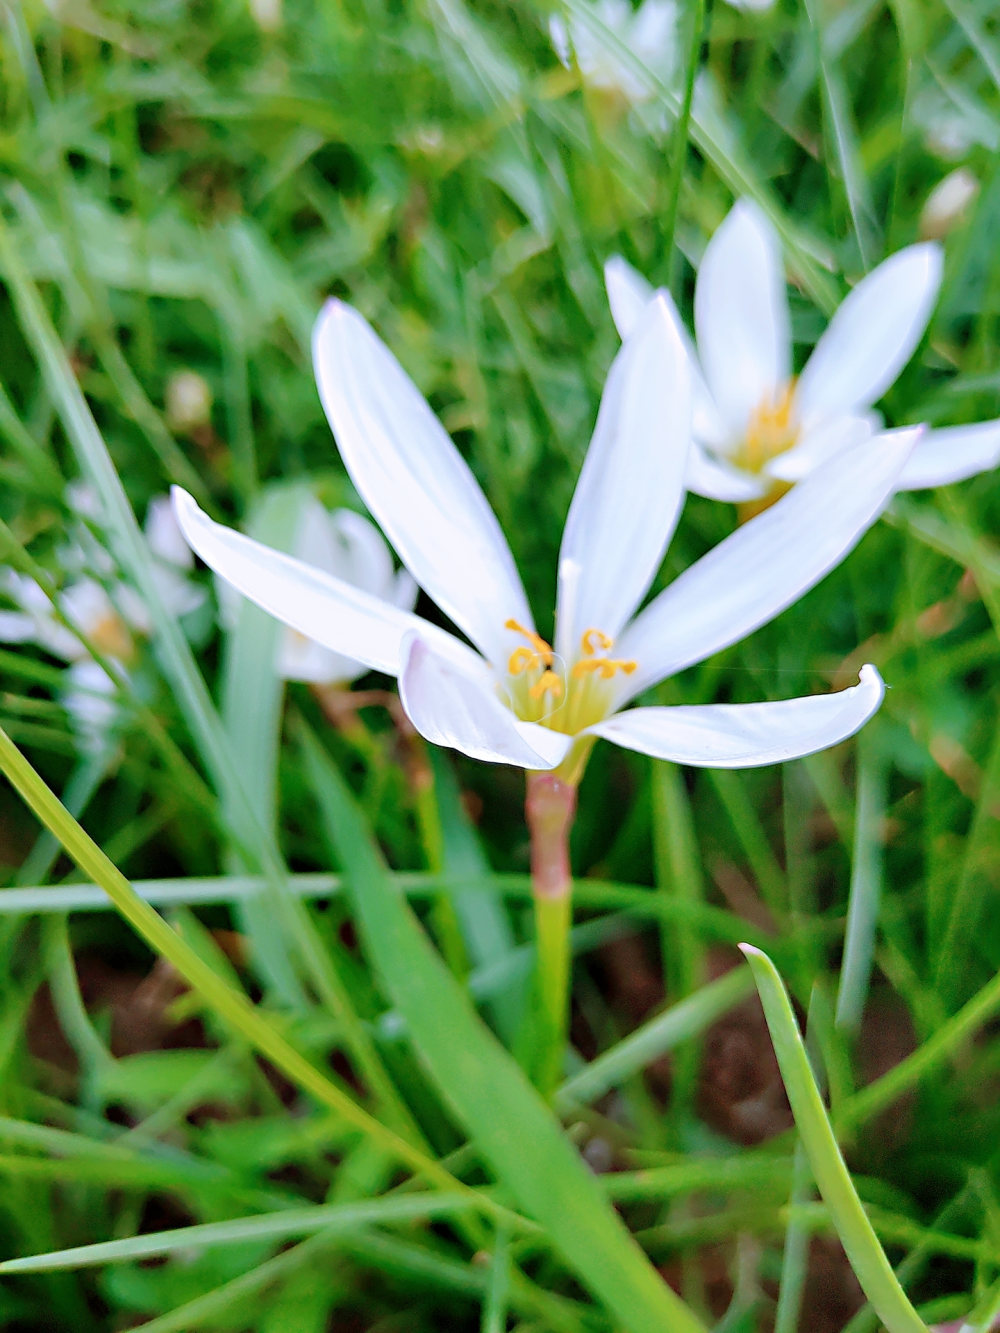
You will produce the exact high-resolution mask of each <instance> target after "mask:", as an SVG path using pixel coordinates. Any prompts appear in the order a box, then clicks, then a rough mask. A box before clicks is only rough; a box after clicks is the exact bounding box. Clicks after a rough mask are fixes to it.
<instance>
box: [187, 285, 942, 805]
mask: <svg viewBox="0 0 1000 1333" xmlns="http://www.w3.org/2000/svg"><path fill="white" fill-rule="evenodd" d="M313 348H314V360H315V367H316V374H317V380H318V383H319V390H320V396H321V398H322V400H323V404H324V407H325V408H326V412H327V415H328V417H329V419H330V423H331V425H332V427H333V430H334V434H335V435H336V438H337V442H338V444H339V446H340V452H341V455H342V457H343V459H344V462H345V464H346V467H347V470H348V472H349V473H350V476H351V479H352V480H353V482H354V485H355V486H356V487H357V489H358V491H359V493H360V494H361V496H362V497H363V499H364V501H365V503H366V504H367V506H368V508H369V510H370V511H371V513H372V514H373V516H374V517H375V518H376V519H377V521H378V523H379V525H380V526H381V528H382V530H383V531H384V532H385V533H386V534H387V536H388V537H389V539H390V541H391V542H392V545H393V546H394V547H395V549H396V551H397V552H398V553H399V555H400V557H401V559H402V560H403V562H404V563H405V565H406V567H407V568H408V569H409V570H410V572H411V574H412V576H413V578H414V579H415V580H416V582H417V583H418V584H419V585H420V586H421V587H422V588H424V589H425V590H426V591H427V592H428V593H429V595H430V596H432V597H433V598H434V600H435V601H436V602H437V604H438V605H439V606H440V608H441V610H442V611H443V612H444V613H445V614H446V615H447V616H448V617H450V619H451V620H452V622H453V623H454V624H455V625H456V626H457V627H458V629H459V630H460V631H461V632H462V633H463V634H464V635H466V636H467V637H468V639H469V640H471V642H472V643H473V644H474V645H475V648H471V647H469V646H468V645H467V644H466V643H464V642H462V641H461V640H460V639H459V638H457V637H456V636H455V635H452V634H450V633H448V632H446V631H445V630H443V629H440V628H439V627H437V626H435V625H433V624H431V623H430V622H428V621H426V620H423V619H422V618H420V617H419V616H416V615H414V614H412V613H410V612H407V611H404V610H402V609H400V607H399V606H396V605H392V604H391V603H390V602H389V601H387V600H385V599H384V598H380V597H378V596H374V595H372V593H370V592H367V591H364V590H362V589H359V588H357V587H355V586H353V585H352V584H350V583H348V582H347V581H346V580H344V579H342V578H338V577H336V576H334V575H333V574H330V573H328V572H325V571H324V570H321V569H319V568H317V567H315V566H313V565H309V564H306V563H305V562H303V561H302V560H298V559H296V558H295V557H294V556H291V555H286V554H283V553H281V552H278V551H275V550H272V549H271V548H269V547H267V546H263V545H262V544H261V543H259V542H255V541H253V540H252V539H250V538H248V537H245V536H243V535H242V534H241V533H239V532H235V531H233V530H232V529H230V528H225V527H222V526H221V525H219V524H217V523H213V522H212V520H211V519H210V518H208V516H207V515H205V514H203V513H202V512H201V511H200V510H199V509H198V507H197V505H196V504H195V502H194V501H193V500H192V499H191V497H190V496H189V495H187V494H186V493H185V492H184V491H182V490H180V489H179V488H176V487H175V489H174V492H173V495H174V504H175V507H176V510H177V516H178V521H179V522H180V525H181V528H182V530H183V532H184V535H185V536H186V537H187V539H188V541H189V542H190V543H191V545H192V547H193V548H194V549H195V551H197V553H198V554H199V555H200V556H201V557H202V559H203V560H205V561H206V563H207V564H209V565H210V566H211V567H212V568H213V569H214V570H215V571H216V572H217V573H218V574H220V575H221V576H222V577H223V578H224V579H226V580H227V581H228V582H230V583H232V585H233V586H234V587H235V588H236V589H237V590H238V591H239V592H241V593H242V594H243V595H244V596H246V597H249V598H250V599H251V600H252V601H254V602H255V603H256V604H257V605H258V606H260V607H262V608H263V609H264V610H265V611H267V612H269V613H270V614H271V615H273V616H276V617H277V618H278V619H279V620H281V621H283V622H284V623H285V624H286V625H287V626H289V627H290V628H291V629H293V630H297V631H298V632H299V633H300V634H302V635H305V636H306V637H308V638H310V639H315V640H316V641H317V642H318V643H319V644H321V645H322V646H323V647H325V648H328V649H329V650H330V651H331V652H335V653H340V654H344V655H347V656H350V657H353V658H356V659H357V660H358V661H359V662H362V663H364V664H365V665H366V666H367V667H369V668H372V669H374V670H378V671H384V672H386V673H388V674H390V675H394V676H397V677H398V678H399V687H400V698H401V702H402V704H403V707H404V709H405V711H406V713H407V715H408V716H409V718H410V720H411V722H412V723H413V725H414V726H415V727H416V729H417V730H418V731H419V732H420V733H421V735H423V736H424V737H426V738H427V739H428V740H429V741H432V742H434V743H435V744H439V745H447V746H451V747H453V748H455V749H458V750H461V751H462V752H463V753H464V754H467V755H470V756H472V757H473V758H476V759H483V760H487V761H491V762H495V763H506V764H514V765H516V766H518V767H521V768H525V769H529V770H556V771H557V773H558V776H560V777H562V778H563V779H564V780H566V781H568V782H576V781H578V780H579V776H580V773H581V771H582V768H583V765H584V764H585V762H586V758H587V755H588V753H589V750H590V748H591V746H592V744H593V742H594V740H595V739H596V738H597V737H599V736H603V737H606V738H607V739H609V740H611V741H614V742H615V743H617V744H619V745H623V746H625V747H626V748H628V749H633V750H639V751H642V752H644V753H646V754H651V755H655V756H658V757H661V758H666V759H672V760H674V761H676V762H678V763H684V764H693V765H703V766H704V765H708V766H711V767H721V768H729V767H734V768H735V767H746V766H750V765H755V764H771V763H776V762H779V761H780V760H784V759H788V758H791V757H793V756H797V755H803V754H808V753H811V752H812V751H814V750H818V749H823V748H825V747H826V746H828V745H832V744H834V743H836V742H837V741H840V740H842V739H843V738H844V737H846V736H849V735H851V734H852V733H853V732H854V731H856V730H857V729H858V727H860V726H862V725H863V723H864V722H865V721H866V720H867V719H868V718H869V717H870V716H871V714H872V713H873V712H874V711H875V710H876V709H877V708H878V706H879V703H880V701H881V697H882V688H883V687H882V682H881V680H880V678H879V675H878V672H877V671H875V669H874V668H873V667H865V668H864V670H863V671H862V673H861V683H860V684H859V685H858V686H855V687H854V688H853V689H849V690H845V691H843V692H842V693H839V694H830V695H821V696H814V697H811V698H803V699H791V700H785V701H782V702H779V703H757V704H746V705H710V706H705V707H690V708H681V707H678V708H652V707H643V708H636V709H632V710H630V711H620V710H622V709H624V708H625V706H626V705H627V704H629V703H630V702H631V701H632V700H634V699H635V698H636V697H637V696H638V695H639V694H641V693H642V692H643V691H645V690H647V689H648V688H649V687H650V686H652V685H654V684H655V683H656V682H657V681H659V680H662V679H663V678H664V677H666V676H669V675H672V674H674V673H675V672H678V671H682V670H684V668H685V667H688V666H691V665H692V664H694V663H696V662H700V661H702V660H704V659H705V658H706V657H710V656H712V655H713V654H714V653H717V652H719V651H720V650H721V649H722V648H724V647H726V646H727V645H729V644H732V643H736V642H738V641H739V640H740V639H742V638H744V637H745V636H746V635H747V634H749V633H751V632H752V631H753V630H754V629H756V628H757V627H758V626H760V625H762V624H764V623H766V622H767V621H768V620H770V619H771V618H772V617H773V616H775V615H777V614H778V612H779V611H781V610H783V609H784V608H785V607H786V606H788V605H789V604H790V603H792V602H793V601H795V600H796V599H797V598H798V597H800V596H801V595H802V594H803V593H804V592H805V591H806V590H807V589H808V588H811V587H812V586H813V584H815V583H816V582H817V581H818V580H819V579H820V578H822V577H823V575H824V574H825V573H827V572H828V571H829V570H830V569H832V568H833V567H834V566H835V565H836V564H837V563H838V562H839V561H840V560H841V559H842V558H843V557H844V556H845V555H846V554H847V552H848V551H849V550H850V549H851V548H852V547H853V545H854V544H855V543H856V542H857V540H858V539H859V537H860V536H861V534H862V533H863V532H864V531H865V530H866V528H867V527H868V526H869V525H870V524H871V523H872V522H873V521H874V520H875V518H876V517H877V516H878V514H879V513H880V512H881V511H882V509H883V507H884V505H885V503H886V502H887V500H888V498H889V496H890V495H891V493H892V491H893V488H894V485H895V480H896V477H897V475H898V473H899V470H900V468H901V467H902V466H903V464H904V463H905V461H906V458H907V456H908V455H909V452H910V450H911V448H912V446H913V442H914V440H915V438H916V437H917V435H918V434H919V429H920V428H919V427H918V428H914V429H912V430H910V431H906V432H897V433H895V434H893V435H889V436H886V437H884V438H883V439H882V440H880V441H879V442H878V443H877V444H873V445H871V446H867V445H866V447H865V448H864V449H863V450H858V449H854V450H851V451H849V452H848V453H847V454H846V455H845V457H844V458H843V459H842V460H838V465H837V466H836V468H833V469H831V468H824V469H821V470H820V471H819V472H818V473H817V474H816V476H815V477H813V478H810V480H809V481H807V482H805V483H804V484H803V485H802V486H799V487H797V488H796V489H795V491H794V492H793V493H792V494H791V495H789V496H788V497H787V498H786V499H784V500H783V501H781V503H780V504H777V505H775V506H774V507H773V508H772V509H771V510H770V511H769V512H768V513H767V514H764V515H762V516H761V517H760V518H758V519H757V520H755V521H754V522H753V523H750V524H747V525H745V526H744V527H742V528H740V529H739V530H738V531H737V532H735V533H734V534H733V535H732V536H731V537H729V538H728V539H727V540H726V541H724V542H722V543H721V544H720V545H719V546H717V547H716V548H715V549H714V550H712V551H710V552H709V553H708V555H706V556H705V557H703V558H702V559H701V560H699V561H698V562H697V564H695V565H693V566H692V567H691V568H690V569H688V570H686V571H685V572H684V573H683V574H682V575H681V576H680V577H679V578H677V579H675V580H674V582H673V583H671V584H670V586H669V587H668V588H666V589H665V591H663V592H662V593H660V594H659V596H658V597H656V598H655V599H654V600H653V601H652V602H651V604H650V605H649V606H647V607H646V608H645V609H644V610H643V611H641V612H640V613H639V614H638V615H635V611H636V608H637V607H638V606H639V605H640V604H641V602H642V600H643V598H644V596H645V594H646V591H647V589H648V588H649V585H650V583H651V582H652V580H653V578H654V576H655V574H656V572H657V570H658V569H659V567H660V564H661V562H662V559H663V555H664V552H665V550H666V547H667V545H668V543H669V540H670V537H671V535H672V533H673V530H674V527H675V525H676V522H677V519H678V517H679V514H680V510H681V507H682V504H683V501H684V475H685V467H686V462H687V454H688V446H689V442H690V420H691V417H690V365H689V361H688V358H687V356H686V354H685V349H684V345H683V342H682V340H681V338H680V337H679V336H678V333H677V329H676V325H675V322H674V320H673V318H672V317H671V315H670V312H669V311H668V309H667V306H666V303H665V301H664V300H663V299H662V298H660V299H658V300H655V301H653V302H651V303H649V306H648V309H647V310H646V311H645V312H643V314H642V315H641V317H640V319H639V322H638V325H637V327H636V329H635V330H634V333H633V336H632V337H631V338H630V339H629V340H628V341H627V342H626V344H625V346H624V347H623V348H622V350H621V352H620V353H619V354H618V356H617V358H616V359H615V362H614V364H613V365H612V367H611V371H610V373H609V375H608V381H607V384H606V386H605V390H604V396H603V400H602V403H601V409H600V413H599V415H598V419H597V425H596V427H595V430H594V435H593V439H592V441H591V445H590V449H589V451H588V453H587V458H586V461H585V463H584V466H583V470H582V472H581V474H580V478H579V481H578V483H577V487H576V493H575V495H574V497H573V502H572V505H571V507H570V512H569V517H568V519H567V521H566V528H565V531H564V533H563V540H562V549H561V551H560V558H559V584H558V594H557V601H556V616H555V625H556V630H555V639H554V643H553V644H552V645H550V644H549V643H547V642H546V641H545V640H544V639H543V638H542V637H541V636H540V635H539V634H538V632H537V630H536V629H535V626H534V622H533V619H532V614H531V610H530V608H529V606H528V601H527V597H526V596H525V592H524V589H523V587H522V585H521V580H520V578H519V577H518V573H517V569H516V567H515V565H514V559H513V556H512V555H511V552H510V549H509V548H508V546H507V543H506V540H505V539H504V536H503V533H502V531H501V529H500V526H499V524H498V523H497V520H496V517H495V515H494V514H493V511H492V510H491V509H490V507H489V504H488V502H487V500H486V497H485V496H484V495H483V493H482V491H481V490H480V489H479V486H478V485H477V483H476V481H475V479H474V477H473V475H472V472H471V470H470V469H469V467H468V465H467V464H466V463H465V461H464V460H463V459H462V457H461V455H460V454H459V453H458V451H457V449H456V448H455V446H454V444H453V443H452V441H451V440H450V439H449V437H448V435H447V434H446V433H445V431H444V429H443V428H442V426H441V423H440V422H439V421H438V420H437V418H436V417H435V416H434V415H433V413H432V412H431V411H430V409H429V408H428V406H427V404H426V402H425V401H424V399H423V398H422V397H421V395H420V393H419V391H418V390H417V388H416V387H415V385H414V384H413V383H412V382H411V380H410V379H409V378H408V376H407V375H406V373H405V372H404V371H403V369H402V367H401V366H400V365H399V363H398V362H397V361H396V359H395V358H394V357H393V355H392V353H391V352H390V351H389V349H388V348H387V347H386V346H385V345H384V344H383V343H382V342H381V341H380V339H379V338H378V337H377V336H376V335H375V333H374V332H373V330H372V329H371V328H370V327H369V326H368V324H366V323H365V321H364V320H363V319H362V317H361V316H360V315H359V314H358V313H357V312H356V311H354V310H352V309H351V308H350V307H349V306H346V305H344V304H343V303H341V302H339V301H330V302H328V303H327V305H326V307H325V309H324V310H323V312H322V314H321V315H320V318H319V320H318V322H317V325H316V329H315V333H314V342H313ZM476 649H478V650H479V651H478V652H477V651H476Z"/></svg>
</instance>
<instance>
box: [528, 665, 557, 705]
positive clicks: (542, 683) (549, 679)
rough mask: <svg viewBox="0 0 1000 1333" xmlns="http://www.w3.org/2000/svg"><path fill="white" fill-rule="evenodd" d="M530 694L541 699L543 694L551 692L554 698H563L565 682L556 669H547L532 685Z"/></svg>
mask: <svg viewBox="0 0 1000 1333" xmlns="http://www.w3.org/2000/svg"><path fill="white" fill-rule="evenodd" d="M528 694H529V695H530V696H531V698H532V699H540V698H541V697H542V695H543V694H551V695H552V697H553V699H561V698H562V695H563V683H562V681H561V680H560V679H559V677H558V676H557V675H556V673H555V672H554V671H546V672H544V673H543V674H542V675H541V676H540V677H539V678H538V680H537V681H536V682H535V683H534V685H532V687H531V689H530V690H529V691H528Z"/></svg>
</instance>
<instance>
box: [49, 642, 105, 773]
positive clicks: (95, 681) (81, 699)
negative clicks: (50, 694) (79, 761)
mask: <svg viewBox="0 0 1000 1333" xmlns="http://www.w3.org/2000/svg"><path fill="white" fill-rule="evenodd" d="M63 679H64V681H65V685H64V686H63V689H62V692H61V694H60V698H61V700H62V706H63V707H64V708H65V709H66V712H67V714H68V715H69V720H70V725H71V726H72V728H73V731H74V732H75V733H76V736H77V737H78V739H79V741H80V748H81V749H82V750H83V751H84V752H85V753H87V754H99V753H100V752H101V751H102V750H103V749H104V748H105V747H106V746H107V743H108V740H109V738H110V735H111V731H112V728H113V727H114V724H115V722H116V721H117V719H118V705H117V703H116V702H115V693H116V686H115V683H114V681H113V680H112V679H111V677H110V676H109V675H108V673H107V672H106V671H105V670H104V668H103V667H102V666H100V665H98V663H97V662H95V661H94V660H93V658H90V657H83V658H80V660H79V661H77V662H74V663H73V664H72V665H71V666H70V667H69V668H68V670H67V671H66V672H65V675H64V677H63Z"/></svg>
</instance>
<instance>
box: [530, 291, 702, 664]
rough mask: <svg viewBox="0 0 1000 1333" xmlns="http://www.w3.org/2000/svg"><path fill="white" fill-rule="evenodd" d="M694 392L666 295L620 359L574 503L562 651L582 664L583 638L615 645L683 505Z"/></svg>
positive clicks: (563, 555) (565, 549) (566, 536)
mask: <svg viewBox="0 0 1000 1333" xmlns="http://www.w3.org/2000/svg"><path fill="white" fill-rule="evenodd" d="M690 442H691V387H690V373H689V369H688V359H687V355H686V353H685V351H684V347H683V345H682V343H681V340H680V338H679V337H678V336H677V331H676V329H675V328H674V324H673V321H672V319H671V318H670V315H669V313H668V311H667V309H666V307H665V304H664V302H663V300H662V298H661V297H659V296H657V298H656V299H655V300H653V301H651V302H650V304H649V306H648V307H647V309H646V310H645V311H644V312H643V314H642V317H641V319H640V321H639V324H638V325H637V326H636V329H635V331H634V333H633V334H632V336H631V337H630V338H629V339H628V340H627V342H625V343H624V344H623V345H622V349H621V351H620V352H619V353H618V355H617V357H615V360H614V363H613V364H612V367H611V370H610V372H609V374H608V379H607V383H606V385H605V387H604V396H603V398H602V399H601V410H600V412H599V413H598V416H597V425H596V426H595V427H594V436H593V439H592V440H591V442H590V448H589V449H588V451H587V457H586V459H585V461H584V464H583V470H582V472H581V473H580V479H579V481H578V482H577V485H576V491H575V493H574V495H573V503H572V504H571V505H570V509H569V516H568V518H567V519H566V529H565V531H564V532H563V539H562V546H561V548H560V552H559V567H560V571H562V570H563V569H564V567H566V568H568V567H572V568H573V569H574V575H575V578H574V587H573V592H572V595H571V596H569V595H567V591H568V590H567V589H566V588H565V587H564V580H563V579H560V588H559V599H558V605H557V607H556V640H557V642H556V651H557V652H558V653H559V654H560V655H561V656H562V657H563V658H564V659H565V660H566V661H567V662H570V661H573V660H575V658H576V656H577V654H578V646H577V645H578V643H579V639H580V636H581V635H582V634H583V633H584V631H585V630H587V629H591V628H596V629H599V630H602V631H603V632H604V633H605V634H607V635H608V636H609V637H610V638H612V639H614V638H616V637H617V635H618V632H619V630H620V629H621V628H622V626H623V625H624V624H625V622H626V621H627V620H628V618H629V616H630V615H631V614H632V612H633V611H634V610H635V608H636V606H637V605H638V604H639V602H640V601H641V599H642V596H643V594H644V593H645V591H646V589H647V588H648V587H649V585H650V583H651V582H652V580H653V577H654V575H655V574H656V571H657V569H658V568H659V566H660V562H661V561H662V559H663V553H664V551H665V550H666V547H667V543H668V542H669V540H670V536H671V533H672V532H673V530H674V526H675V524H676V522H677V518H678V515H679V514H680V511H681V505H682V504H683V503H684V469H685V466H686V462H687V452H688V447H689V445H690Z"/></svg>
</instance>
